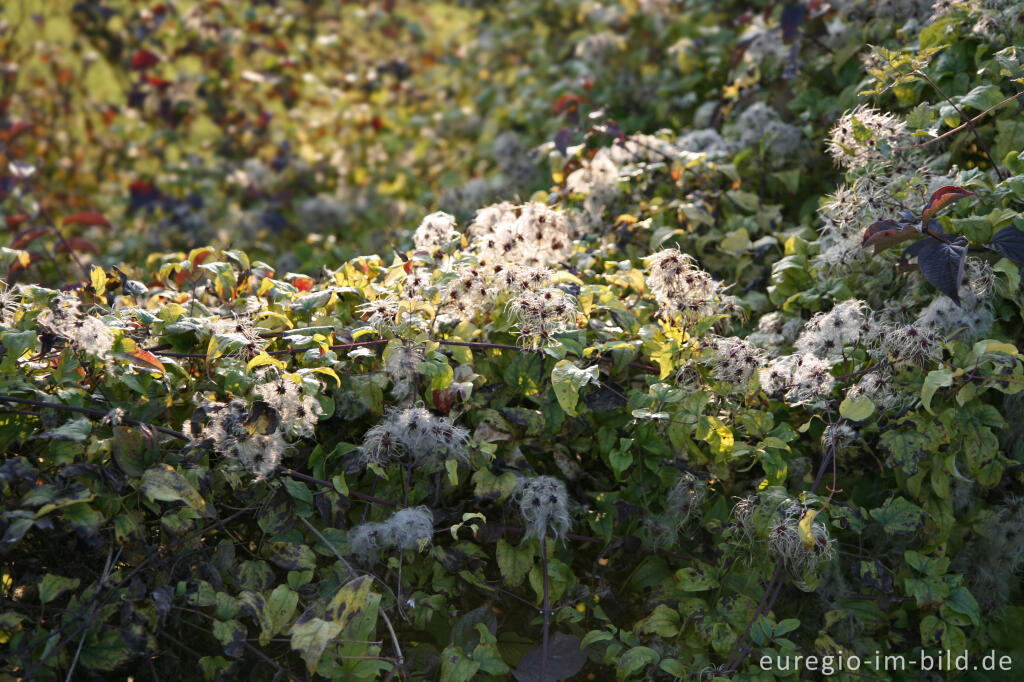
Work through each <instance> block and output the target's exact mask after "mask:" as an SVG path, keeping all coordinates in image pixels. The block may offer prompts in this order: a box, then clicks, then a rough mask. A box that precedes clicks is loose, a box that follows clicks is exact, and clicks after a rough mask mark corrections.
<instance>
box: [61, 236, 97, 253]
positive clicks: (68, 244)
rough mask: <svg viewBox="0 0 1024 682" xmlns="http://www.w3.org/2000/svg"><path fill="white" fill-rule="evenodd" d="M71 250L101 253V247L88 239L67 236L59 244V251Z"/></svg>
mask: <svg viewBox="0 0 1024 682" xmlns="http://www.w3.org/2000/svg"><path fill="white" fill-rule="evenodd" d="M70 251H84V252H86V253H99V252H100V249H99V247H98V246H96V245H95V244H93V243H92V242H91V241H89V240H88V239H82V238H81V237H66V238H64V239H62V240H61V241H60V243H59V244H57V253H68V252H70Z"/></svg>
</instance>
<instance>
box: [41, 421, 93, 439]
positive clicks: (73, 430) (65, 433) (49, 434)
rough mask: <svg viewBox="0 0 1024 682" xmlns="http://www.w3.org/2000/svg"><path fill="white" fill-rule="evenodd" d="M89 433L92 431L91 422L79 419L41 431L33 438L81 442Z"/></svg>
mask: <svg viewBox="0 0 1024 682" xmlns="http://www.w3.org/2000/svg"><path fill="white" fill-rule="evenodd" d="M90 431H92V422H90V421H89V419H88V418H86V417H81V418H80V419H72V420H71V421H69V422H67V423H65V424H62V425H60V426H58V427H57V428H55V429H48V430H46V431H43V432H42V433H40V434H38V435H36V436H35V437H36V438H49V439H50V440H69V441H83V440H85V439H86V438H88V437H89V432H90Z"/></svg>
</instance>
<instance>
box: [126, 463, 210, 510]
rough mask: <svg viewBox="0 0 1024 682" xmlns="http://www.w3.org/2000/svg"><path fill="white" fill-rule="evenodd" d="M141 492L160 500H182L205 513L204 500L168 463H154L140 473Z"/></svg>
mask: <svg viewBox="0 0 1024 682" xmlns="http://www.w3.org/2000/svg"><path fill="white" fill-rule="evenodd" d="M140 489H141V491H142V494H143V495H145V496H146V497H148V498H149V499H151V500H159V501H160V502H184V503H185V504H186V505H188V506H189V507H191V508H192V509H195V510H196V511H198V512H200V513H201V514H203V515H204V516H205V515H206V513H207V509H206V501H205V500H204V499H203V498H202V496H201V495H200V494H199V493H198V492H197V491H196V489H195V488H193V487H192V484H191V483H189V482H188V479H186V478H185V477H184V476H182V475H181V474H179V473H178V472H177V471H176V470H175V469H174V467H172V466H171V465H169V464H155V465H153V466H151V467H149V468H148V469H146V471H144V472H143V474H142V487H141V488H140Z"/></svg>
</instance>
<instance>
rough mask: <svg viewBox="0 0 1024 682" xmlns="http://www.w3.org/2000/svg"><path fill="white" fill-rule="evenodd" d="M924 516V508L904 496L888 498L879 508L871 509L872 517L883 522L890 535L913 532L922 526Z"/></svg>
mask: <svg viewBox="0 0 1024 682" xmlns="http://www.w3.org/2000/svg"><path fill="white" fill-rule="evenodd" d="M924 517H925V512H924V510H923V509H921V508H920V507H918V506H917V505H916V504H914V503H913V502H909V501H907V500H906V499H905V498H903V497H895V498H891V499H888V500H886V501H885V504H883V505H882V506H881V507H879V508H878V509H872V510H871V518H873V519H874V520H875V521H878V522H879V523H881V524H882V527H883V528H885V532H886V533H888V534H889V535H906V534H908V533H913V532H914V531H916V530H917V529H918V528H919V527H920V526H921V523H922V521H923V520H924Z"/></svg>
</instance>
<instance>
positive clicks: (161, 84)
mask: <svg viewBox="0 0 1024 682" xmlns="http://www.w3.org/2000/svg"><path fill="white" fill-rule="evenodd" d="M146 82H147V83H149V84H150V85H152V86H153V87H156V88H160V89H161V90H162V89H164V88H166V87H168V86H169V85H171V81H169V80H167V79H165V78H160V77H159V76H149V75H147V76H146Z"/></svg>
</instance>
